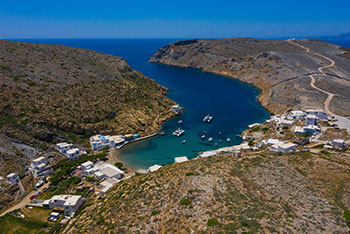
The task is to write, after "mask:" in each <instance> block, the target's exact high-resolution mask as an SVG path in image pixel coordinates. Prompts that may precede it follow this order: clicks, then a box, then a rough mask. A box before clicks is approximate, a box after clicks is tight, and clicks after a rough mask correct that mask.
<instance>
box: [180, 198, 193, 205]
mask: <svg viewBox="0 0 350 234" xmlns="http://www.w3.org/2000/svg"><path fill="white" fill-rule="evenodd" d="M191 203H192V201H191V200H190V199H183V200H181V201H180V205H182V206H189V205H191Z"/></svg>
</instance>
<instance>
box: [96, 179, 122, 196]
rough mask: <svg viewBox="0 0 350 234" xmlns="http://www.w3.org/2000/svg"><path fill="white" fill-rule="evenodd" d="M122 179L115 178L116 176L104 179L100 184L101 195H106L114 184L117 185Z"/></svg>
mask: <svg viewBox="0 0 350 234" xmlns="http://www.w3.org/2000/svg"><path fill="white" fill-rule="evenodd" d="M119 181H120V180H118V179H115V178H109V179H106V180H104V181H102V182H101V183H100V184H99V187H100V189H101V190H100V195H101V196H103V195H105V194H106V193H107V192H108V190H110V189H111V188H112V187H113V186H114V185H116V184H117V183H118V182H119Z"/></svg>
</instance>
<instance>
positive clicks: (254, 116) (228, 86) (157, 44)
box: [26, 39, 269, 168]
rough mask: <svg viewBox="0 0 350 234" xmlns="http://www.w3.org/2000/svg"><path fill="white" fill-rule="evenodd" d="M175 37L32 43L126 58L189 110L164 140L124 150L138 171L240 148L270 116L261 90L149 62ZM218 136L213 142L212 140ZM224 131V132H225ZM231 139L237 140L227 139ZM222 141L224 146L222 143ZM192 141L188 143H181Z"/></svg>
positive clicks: (125, 157) (169, 123) (168, 127)
mask: <svg viewBox="0 0 350 234" xmlns="http://www.w3.org/2000/svg"><path fill="white" fill-rule="evenodd" d="M174 40H175V39H41V40H38V39H36V40H26V41H31V42H41V43H54V44H63V45H68V46H74V47H81V48H88V49H93V50H97V51H100V52H104V53H108V54H113V55H117V56H120V57H123V58H125V59H126V60H127V61H128V63H129V64H130V65H131V66H132V67H133V68H134V69H136V70H138V71H140V72H142V73H144V74H145V75H146V76H148V77H150V78H152V79H154V80H155V81H157V82H158V83H160V84H162V85H164V86H166V87H168V88H169V89H170V91H169V94H168V96H169V98H171V99H173V100H174V101H175V102H177V103H178V104H180V105H181V106H182V107H184V113H183V114H182V115H181V116H179V117H176V118H173V119H171V120H169V121H167V122H166V123H165V124H164V126H163V131H165V133H166V134H165V135H164V136H156V137H154V138H150V139H147V140H144V141H140V142H136V143H132V144H129V145H127V146H125V147H124V148H122V149H121V150H120V154H121V157H122V159H123V160H124V161H125V162H126V163H128V164H129V165H131V166H133V167H135V168H145V167H148V166H150V165H153V164H161V165H164V164H168V163H172V162H173V161H174V157H177V156H184V155H185V156H187V157H188V158H193V157H196V156H197V155H198V152H202V151H207V150H210V149H216V148H217V147H216V146H215V143H217V144H218V147H224V146H231V145H235V144H239V143H240V142H241V139H240V138H238V137H236V135H237V134H240V133H241V132H242V131H243V130H244V129H246V128H247V125H249V124H251V123H255V122H261V121H264V120H265V119H267V118H268V116H269V114H268V112H267V111H266V110H265V109H264V108H262V106H261V105H260V104H259V102H258V101H257V96H258V94H259V90H258V89H256V88H254V87H252V86H250V85H248V84H245V83H242V82H239V81H236V80H234V79H231V78H227V77H223V76H219V75H213V74H208V73H203V72H201V71H199V70H196V69H189V68H179V67H172V66H166V65H161V64H155V63H148V62H147V61H148V59H149V58H150V57H151V56H152V54H153V53H154V52H156V51H157V50H158V49H159V48H161V47H162V46H164V45H166V44H168V43H170V42H172V41H174ZM208 113H210V114H211V115H213V116H214V119H213V121H212V123H210V124H208V123H204V122H203V121H202V119H203V117H204V116H205V115H206V114H208ZM179 119H181V120H183V124H182V125H181V128H183V129H185V130H186V132H185V134H184V135H183V136H182V137H174V136H173V135H172V132H173V131H174V130H175V129H176V128H178V126H179V125H178V123H177V122H178V120H179ZM204 131H206V132H207V133H206V135H207V136H208V137H209V136H211V137H213V138H214V141H213V142H212V143H210V142H208V140H207V138H206V139H205V140H202V139H201V138H200V136H201V135H202V134H203V132H204ZM220 132H221V134H220ZM228 137H229V138H231V142H230V143H228V142H227V141H226V139H227V138H228ZM220 139H222V142H220ZM183 140H186V143H185V144H182V143H181V142H182V141H183Z"/></svg>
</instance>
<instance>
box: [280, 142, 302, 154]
mask: <svg viewBox="0 0 350 234" xmlns="http://www.w3.org/2000/svg"><path fill="white" fill-rule="evenodd" d="M296 150H297V145H296V144H294V143H285V144H279V145H278V152H282V153H289V152H295V151H296Z"/></svg>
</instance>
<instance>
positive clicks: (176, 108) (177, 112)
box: [170, 105, 181, 115]
mask: <svg viewBox="0 0 350 234" xmlns="http://www.w3.org/2000/svg"><path fill="white" fill-rule="evenodd" d="M170 110H172V111H173V112H174V113H175V114H176V115H179V114H181V107H180V106H179V105H173V106H172V107H170Z"/></svg>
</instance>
